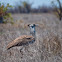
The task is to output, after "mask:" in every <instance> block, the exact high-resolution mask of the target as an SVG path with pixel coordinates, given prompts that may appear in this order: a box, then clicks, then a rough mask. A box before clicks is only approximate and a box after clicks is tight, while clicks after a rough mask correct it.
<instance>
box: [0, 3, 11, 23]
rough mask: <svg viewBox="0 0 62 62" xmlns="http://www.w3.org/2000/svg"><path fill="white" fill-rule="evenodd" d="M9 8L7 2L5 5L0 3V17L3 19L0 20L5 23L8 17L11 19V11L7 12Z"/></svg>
mask: <svg viewBox="0 0 62 62" xmlns="http://www.w3.org/2000/svg"><path fill="white" fill-rule="evenodd" d="M9 8H12V6H11V5H9V4H7V5H6V6H5V5H4V4H2V3H0V19H3V20H0V22H1V21H3V22H4V23H6V22H7V21H8V19H11V20H12V16H11V13H8V12H7V11H8V9H9ZM4 20H6V21H4Z"/></svg>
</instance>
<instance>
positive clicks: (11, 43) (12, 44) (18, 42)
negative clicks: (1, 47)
mask: <svg viewBox="0 0 62 62" xmlns="http://www.w3.org/2000/svg"><path fill="white" fill-rule="evenodd" d="M27 37H28V38H30V37H32V36H28V35H23V36H20V37H18V38H16V39H15V40H14V41H12V42H10V43H9V44H8V45H7V49H10V48H11V47H14V46H16V45H17V44H20V43H26V38H27Z"/></svg>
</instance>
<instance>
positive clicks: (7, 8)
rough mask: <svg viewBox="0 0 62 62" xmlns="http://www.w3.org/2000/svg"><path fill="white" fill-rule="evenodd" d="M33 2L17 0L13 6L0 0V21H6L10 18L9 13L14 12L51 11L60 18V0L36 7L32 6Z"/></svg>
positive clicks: (61, 8)
mask: <svg viewBox="0 0 62 62" xmlns="http://www.w3.org/2000/svg"><path fill="white" fill-rule="evenodd" d="M33 4H34V3H30V2H29V1H19V3H17V4H16V5H15V6H14V7H13V6H11V5H9V3H8V4H7V5H5V4H3V3H1V2H0V23H3V22H4V23H7V22H8V19H9V18H10V19H11V21H10V22H11V23H13V21H12V16H11V14H15V13H53V14H55V15H56V16H57V17H58V18H59V20H61V19H62V3H61V1H60V0H55V1H54V0H52V1H51V5H50V6H47V5H42V6H38V8H32V5H33Z"/></svg>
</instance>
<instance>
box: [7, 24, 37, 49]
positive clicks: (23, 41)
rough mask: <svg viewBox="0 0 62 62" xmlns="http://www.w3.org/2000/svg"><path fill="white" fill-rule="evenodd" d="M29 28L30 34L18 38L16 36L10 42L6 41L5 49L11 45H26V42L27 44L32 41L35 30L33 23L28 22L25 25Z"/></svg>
mask: <svg viewBox="0 0 62 62" xmlns="http://www.w3.org/2000/svg"><path fill="white" fill-rule="evenodd" d="M27 26H28V27H29V28H30V35H22V36H20V37H18V38H16V39H15V40H13V41H12V42H10V43H8V45H7V49H10V48H12V47H15V46H22V45H26V44H29V43H33V42H34V41H35V38H36V37H35V36H36V35H35V33H36V30H35V26H36V25H35V24H28V25H27Z"/></svg>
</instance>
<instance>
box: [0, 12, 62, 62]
mask: <svg viewBox="0 0 62 62" xmlns="http://www.w3.org/2000/svg"><path fill="white" fill-rule="evenodd" d="M12 16H13V18H14V21H15V22H14V24H9V23H8V24H0V62H62V21H59V20H58V19H57V17H55V16H54V15H53V14H49V13H46V14H21V15H20V14H13V15H12ZM29 23H35V24H39V26H37V27H36V41H35V42H34V43H33V44H30V45H26V46H23V49H22V50H21V52H20V48H22V46H20V47H13V48H11V49H10V50H7V48H6V46H7V44H8V43H9V42H11V41H12V40H14V39H15V38H17V37H19V36H21V35H30V34H29V28H28V27H27V24H29Z"/></svg>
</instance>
